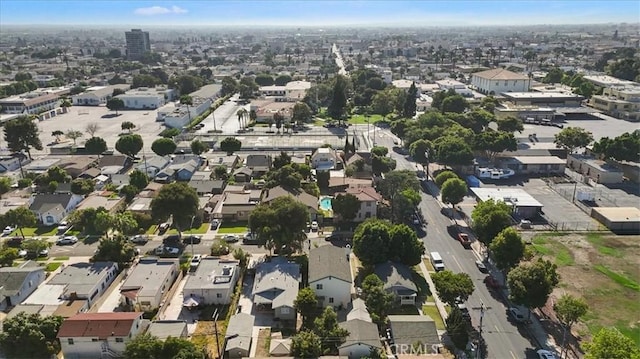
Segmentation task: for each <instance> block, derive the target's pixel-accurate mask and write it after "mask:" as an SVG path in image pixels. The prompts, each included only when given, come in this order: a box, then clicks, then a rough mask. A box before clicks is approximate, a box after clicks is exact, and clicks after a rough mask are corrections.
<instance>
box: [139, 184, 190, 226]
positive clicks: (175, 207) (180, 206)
mask: <svg viewBox="0 0 640 359" xmlns="http://www.w3.org/2000/svg"><path fill="white" fill-rule="evenodd" d="M199 205H200V200H199V199H198V195H197V194H196V191H195V190H194V189H193V188H191V187H189V185H188V184H186V183H184V182H174V183H170V184H168V185H166V186H163V187H162V188H161V189H160V192H159V193H158V195H157V196H156V197H155V198H154V199H153V200H152V201H151V216H152V217H153V218H154V219H155V220H156V221H158V222H164V221H166V220H167V219H169V217H173V223H174V224H177V227H178V230H180V228H186V224H187V223H190V221H191V217H193V216H195V215H196V214H197V213H198V207H199Z"/></svg>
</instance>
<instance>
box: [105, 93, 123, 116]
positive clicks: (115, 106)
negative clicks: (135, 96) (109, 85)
mask: <svg viewBox="0 0 640 359" xmlns="http://www.w3.org/2000/svg"><path fill="white" fill-rule="evenodd" d="M107 108H108V109H109V110H111V111H115V112H116V116H118V111H120V110H122V109H124V101H122V99H121V98H118V97H112V98H110V99H109V100H108V101H107Z"/></svg>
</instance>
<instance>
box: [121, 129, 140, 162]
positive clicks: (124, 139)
mask: <svg viewBox="0 0 640 359" xmlns="http://www.w3.org/2000/svg"><path fill="white" fill-rule="evenodd" d="M143 145H144V143H143V142H142V137H141V136H140V135H138V134H133V135H124V136H121V137H120V138H119V139H118V141H116V150H117V151H118V152H120V153H122V154H123V155H127V156H129V157H135V156H136V155H137V154H138V152H140V151H141V150H142V146H143Z"/></svg>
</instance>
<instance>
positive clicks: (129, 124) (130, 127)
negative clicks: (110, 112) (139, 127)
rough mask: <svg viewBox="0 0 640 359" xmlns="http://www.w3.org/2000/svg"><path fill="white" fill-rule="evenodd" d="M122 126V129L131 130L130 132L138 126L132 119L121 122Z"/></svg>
mask: <svg viewBox="0 0 640 359" xmlns="http://www.w3.org/2000/svg"><path fill="white" fill-rule="evenodd" d="M120 128H121V129H122V131H129V133H131V130H133V129H134V128H136V125H135V124H134V123H133V122H131V121H123V122H122V123H121V124H120Z"/></svg>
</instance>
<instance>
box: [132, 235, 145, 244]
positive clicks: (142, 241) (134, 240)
mask: <svg viewBox="0 0 640 359" xmlns="http://www.w3.org/2000/svg"><path fill="white" fill-rule="evenodd" d="M130 240H131V242H132V243H135V244H146V243H147V242H148V241H149V237H147V236H145V235H143V234H136V235H135V236H133V237H131V238H130Z"/></svg>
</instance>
